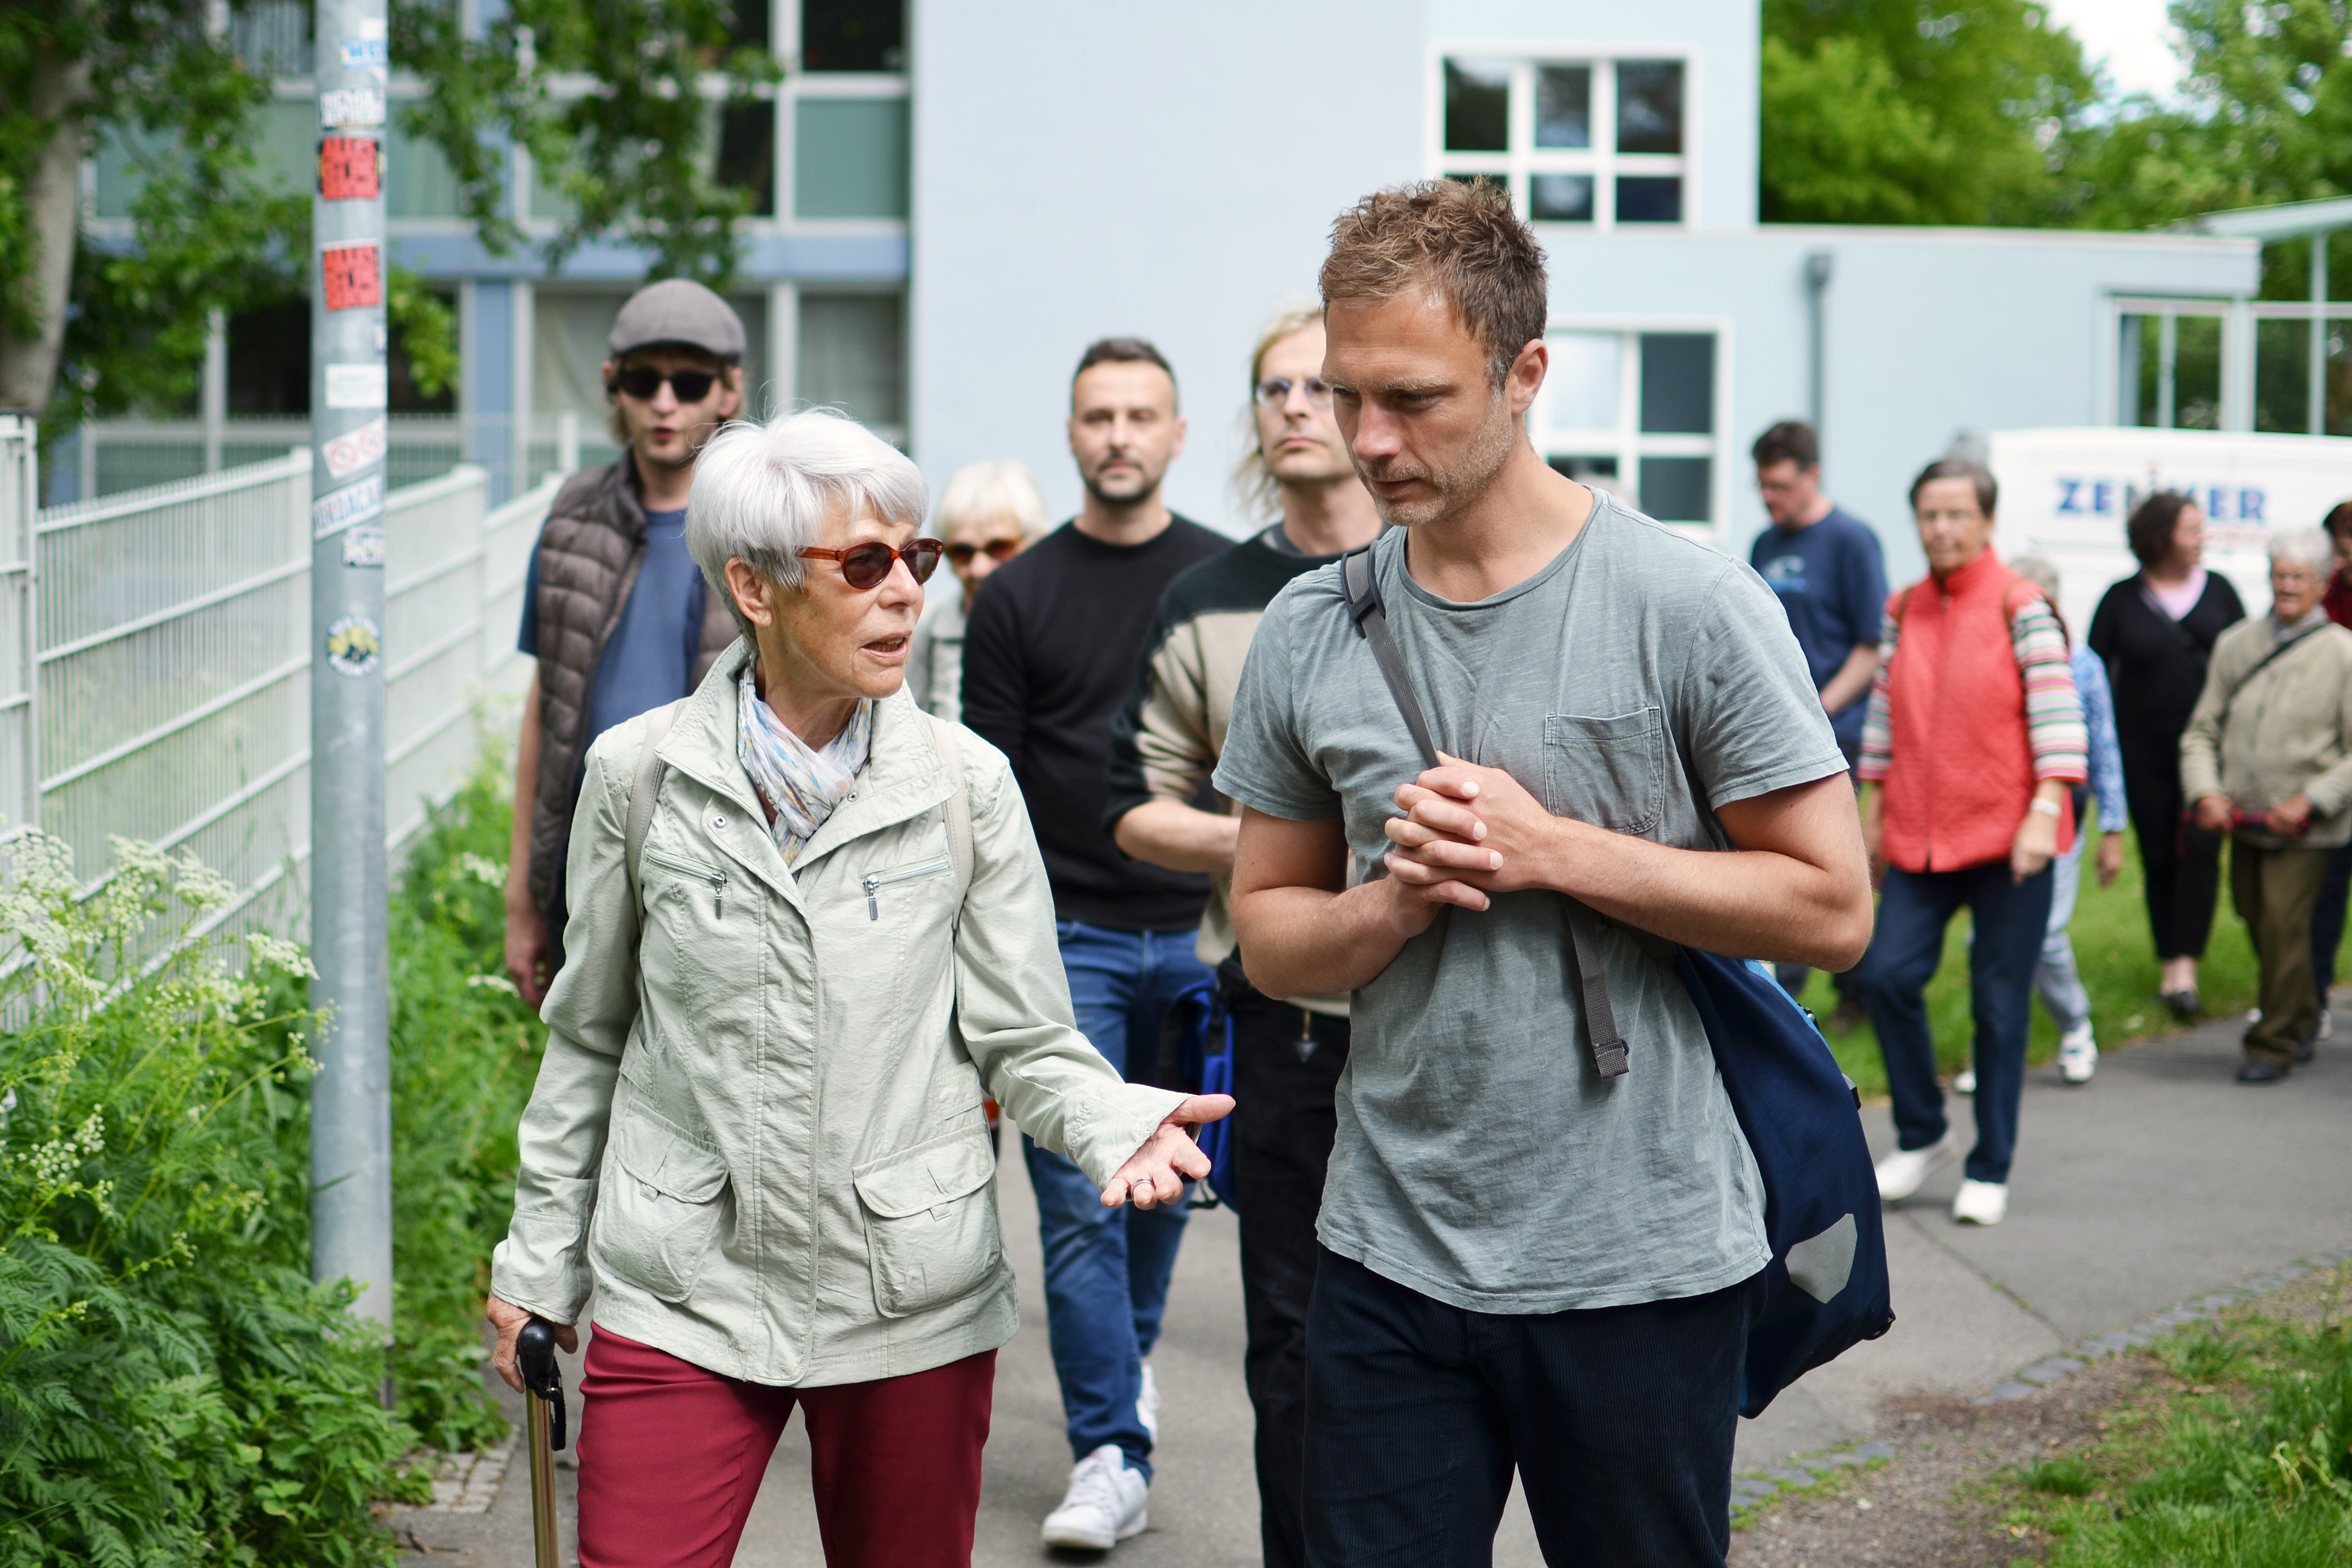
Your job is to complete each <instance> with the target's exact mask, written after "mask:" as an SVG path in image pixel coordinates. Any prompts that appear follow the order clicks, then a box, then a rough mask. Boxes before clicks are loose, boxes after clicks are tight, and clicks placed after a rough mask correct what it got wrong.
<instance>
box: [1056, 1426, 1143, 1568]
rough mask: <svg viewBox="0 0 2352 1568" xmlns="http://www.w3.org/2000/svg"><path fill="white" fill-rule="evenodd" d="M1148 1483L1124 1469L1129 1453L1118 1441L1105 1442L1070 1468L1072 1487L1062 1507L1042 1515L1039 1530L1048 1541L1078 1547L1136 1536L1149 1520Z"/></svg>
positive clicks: (1098, 1548) (1101, 1547) (1099, 1547)
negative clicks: (1123, 1451)
mask: <svg viewBox="0 0 2352 1568" xmlns="http://www.w3.org/2000/svg"><path fill="white" fill-rule="evenodd" d="M1149 1497H1150V1483H1149V1482H1147V1481H1146V1480H1145V1479H1143V1478H1142V1476H1140V1475H1139V1474H1137V1473H1136V1472H1135V1471H1133V1470H1130V1469H1128V1468H1127V1456H1126V1455H1125V1454H1123V1453H1121V1452H1119V1448H1118V1444H1117V1443H1105V1444H1104V1445H1103V1446H1102V1447H1101V1448H1097V1449H1096V1450H1095V1451H1094V1452H1093V1453H1091V1454H1088V1455H1087V1457H1086V1458H1083V1459H1080V1460H1079V1461H1078V1463H1077V1468H1076V1469H1073V1470H1072V1471H1071V1472H1070V1490H1067V1491H1066V1492H1064V1493H1063V1494H1062V1506H1061V1507H1059V1508H1057V1509H1055V1511H1053V1512H1051V1513H1049V1514H1047V1515H1046V1516H1045V1529H1044V1530H1043V1531H1040V1532H1039V1533H1040V1534H1041V1535H1043V1536H1044V1537H1045V1544H1046V1545H1048V1546H1062V1547H1072V1548H1076V1550H1078V1551H1081V1552H1108V1551H1109V1550H1110V1549H1111V1548H1112V1547H1114V1546H1116V1545H1118V1543H1119V1542H1122V1541H1125V1540H1126V1539H1127V1538H1128V1537H1129V1536H1130V1535H1140V1534H1142V1533H1143V1527H1144V1525H1145V1523H1146V1522H1147V1520H1146V1516H1145V1513H1144V1507H1143V1505H1144V1503H1145V1501H1146V1500H1148V1499H1149Z"/></svg>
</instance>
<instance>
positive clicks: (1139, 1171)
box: [1102, 1094, 1234, 1208]
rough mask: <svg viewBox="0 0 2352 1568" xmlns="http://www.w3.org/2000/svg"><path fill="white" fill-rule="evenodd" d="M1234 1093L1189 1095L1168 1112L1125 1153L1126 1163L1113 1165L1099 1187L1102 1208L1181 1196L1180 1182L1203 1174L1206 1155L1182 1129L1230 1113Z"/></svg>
mask: <svg viewBox="0 0 2352 1568" xmlns="http://www.w3.org/2000/svg"><path fill="white" fill-rule="evenodd" d="M1233 1108H1234V1097H1233V1096H1232V1095H1230V1094H1194V1095H1192V1096H1190V1097H1189V1098H1187V1099H1186V1100H1185V1102H1184V1103H1182V1104H1181V1105H1179V1106H1177V1107H1176V1109H1174V1110H1173V1111H1171V1112H1169V1113H1168V1119H1167V1120H1166V1121H1164V1122H1162V1123H1160V1128H1159V1130H1158V1131H1157V1132H1155V1133H1153V1134H1151V1136H1150V1137H1149V1138H1146V1139H1145V1140H1144V1141H1143V1147H1141V1148H1139V1149H1138V1150H1136V1151H1135V1153H1134V1154H1132V1155H1129V1156H1128V1161H1127V1164H1125V1165H1123V1166H1119V1167H1118V1173H1117V1174H1116V1175H1114V1176H1112V1177H1111V1178H1110V1185H1109V1186H1107V1187H1105V1188H1103V1195H1102V1200H1103V1207H1105V1208H1117V1207H1118V1206H1119V1205H1120V1204H1122V1203H1132V1204H1134V1205H1135V1207H1138V1208H1151V1207H1157V1206H1158V1205H1160V1204H1163V1203H1173V1202H1175V1201H1176V1200H1177V1199H1178V1198H1180V1197H1183V1196H1184V1184H1185V1182H1187V1181H1198V1180H1199V1179H1200V1178H1201V1177H1202V1176H1207V1175H1208V1174H1209V1156H1208V1155H1204V1154H1202V1152H1201V1145H1198V1144H1196V1143H1194V1142H1193V1141H1192V1134H1190V1133H1188V1132H1186V1131H1185V1129H1186V1128H1187V1127H1190V1126H1192V1125H1195V1124H1199V1123H1202V1122H1214V1121H1218V1120H1221V1119H1222V1118H1223V1117H1225V1116H1227V1115H1230V1114H1231V1113H1232V1112H1233Z"/></svg>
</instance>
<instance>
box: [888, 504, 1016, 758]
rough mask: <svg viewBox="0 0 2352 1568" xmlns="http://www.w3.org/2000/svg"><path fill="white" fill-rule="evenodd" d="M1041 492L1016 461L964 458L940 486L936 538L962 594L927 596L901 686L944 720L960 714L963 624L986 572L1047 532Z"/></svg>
mask: <svg viewBox="0 0 2352 1568" xmlns="http://www.w3.org/2000/svg"><path fill="white" fill-rule="evenodd" d="M1045 523H1046V517H1045V497H1044V496H1043V495H1041V494H1039V493H1038V490H1037V481H1036V479H1035V478H1034V477H1033V476H1031V475H1030V472H1029V470H1028V469H1026V468H1024V466H1022V465H1020V464H1018V463H1013V462H1004V463H967V464H965V465H963V466H962V467H961V468H959V469H957V470H956V472H955V476H954V477H953V478H951V479H950V480H949V481H948V483H947V488H946V489H944V490H941V491H940V510H939V529H940V539H941V541H942V542H943V543H944V544H945V545H946V549H947V560H948V570H950V571H952V572H954V573H955V574H956V580H957V581H958V582H959V583H961V585H962V588H963V591H962V592H961V593H940V594H935V595H933V596H932V598H931V601H930V602H929V604H927V605H925V606H924V608H923V619H922V621H921V622H919V623H918V624H917V626H916V627H915V648H914V653H913V654H912V655H911V656H910V657H909V658H908V661H907V689H908V691H910V692H913V693H914V694H915V700H916V701H917V702H919V703H920V704H922V705H923V711H924V712H926V713H929V714H934V715H936V716H939V717H940V718H943V719H946V720H948V721H949V722H950V723H960V722H961V720H962V718H963V628H964V622H966V620H968V619H969V618H970V617H971V601H973V600H974V599H975V598H977V597H978V596H979V594H980V585H981V584H982V582H985V581H986V580H988V575H989V573H991V572H992V571H994V570H996V569H997V568H998V567H1000V566H1003V564H1004V563H1005V562H1006V561H1008V560H1011V559H1013V557H1014V556H1016V555H1019V554H1020V553H1021V552H1022V551H1023V550H1024V549H1028V548H1029V547H1030V545H1032V544H1034V542H1035V541H1036V539H1037V538H1038V537H1039V536H1040V535H1042V534H1043V533H1045Z"/></svg>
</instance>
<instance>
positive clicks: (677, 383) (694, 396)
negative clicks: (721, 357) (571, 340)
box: [613, 369, 719, 402]
mask: <svg viewBox="0 0 2352 1568" xmlns="http://www.w3.org/2000/svg"><path fill="white" fill-rule="evenodd" d="M718 380H719V376H718V373H717V372H716V371H668V372H667V373H666V374H665V373H664V372H663V371H649V370H644V369H638V370H630V371H621V372H620V373H619V374H617V375H615V376H614V378H613V386H614V389H616V390H618V391H620V392H626V393H628V394H629V395H630V396H631V397H633V398H636V399H638V400H640V401H643V400H644V399H646V398H650V397H652V396H654V395H655V394H656V393H657V392H660V391H661V389H662V382H668V383H669V384H670V388H671V390H672V391H674V392H677V401H678V402H701V401H702V400H703V399H704V398H707V397H709V395H710V388H711V384H712V383H713V382H717V381H718Z"/></svg>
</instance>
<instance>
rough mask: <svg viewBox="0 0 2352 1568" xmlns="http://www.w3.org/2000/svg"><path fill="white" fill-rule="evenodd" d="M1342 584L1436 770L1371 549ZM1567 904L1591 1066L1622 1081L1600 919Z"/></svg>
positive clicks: (1349, 559)
mask: <svg viewBox="0 0 2352 1568" xmlns="http://www.w3.org/2000/svg"><path fill="white" fill-rule="evenodd" d="M1339 585H1340V589H1341V591H1344V592H1345V593H1346V594H1347V596H1348V614H1349V617H1350V618H1351V619H1352V620H1353V621H1354V622H1355V623H1356V632H1357V635H1359V636H1360V637H1362V638H1363V639H1364V641H1365V642H1367V643H1370V644H1371V645H1372V657H1373V658H1374V659H1375V660H1377V661H1379V663H1380V666H1381V676H1382V678H1384V679H1385V680H1386V681H1387V682H1388V685H1389V695H1391V696H1393V697H1394V698H1396V705H1397V708H1398V710H1399V711H1400V712H1402V714H1403V715H1404V727H1405V728H1407V729H1409V730H1411V731H1412V743H1413V745H1414V746H1415V747H1418V748H1419V749H1420V751H1421V760H1422V763H1423V766H1424V767H1428V768H1434V767H1436V766H1437V765H1438V756H1437V743H1436V741H1435V740H1434V739H1433V737H1431V735H1430V730H1429V719H1428V716H1426V715H1425V714H1423V712H1422V707H1421V699H1420V697H1418V696H1416V695H1414V694H1413V689H1412V681H1411V680H1410V679H1409V678H1407V676H1406V674H1405V669H1404V655H1403V654H1402V653H1399V652H1397V645H1396V638H1395V637H1394V636H1393V635H1391V633H1390V632H1389V615H1388V611H1387V609H1386V608H1385V607H1383V606H1382V605H1381V584H1380V579H1379V576H1378V574H1377V573H1375V572H1374V571H1373V570H1372V547H1371V546H1370V545H1366V546H1364V547H1363V548H1362V549H1355V550H1350V551H1349V552H1348V553H1347V554H1346V555H1344V556H1342V557H1340V558H1339ZM1562 901H1563V902H1564V903H1565V904H1567V905H1568V938H1569V947H1568V962H1569V967H1570V968H1572V969H1574V970H1575V971H1576V982H1577V989H1578V990H1579V991H1580V993H1581V994H1582V996H1583V998H1584V1023H1585V1027H1586V1028H1587V1029H1588V1030H1591V1034H1592V1065H1593V1068H1594V1070H1595V1071H1598V1072H1599V1073H1600V1074H1601V1077H1603V1078H1616V1077H1620V1076H1622V1074H1623V1073H1624V1071H1625V1068H1626V1047H1625V1039H1624V1037H1623V1036H1622V1035H1621V1034H1619V1033H1618V1032H1617V1009H1615V1008H1613V1007H1612V1006H1611V1005H1610V1001H1609V972H1608V970H1607V969H1606V968H1604V967H1602V965H1601V917H1600V916H1599V915H1595V914H1594V913H1593V912H1592V910H1591V907H1590V906H1589V905H1586V904H1580V903H1579V902H1578V901H1577V900H1575V899H1573V898H1568V897H1567V896H1566V895H1565V894H1563V895H1562Z"/></svg>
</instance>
